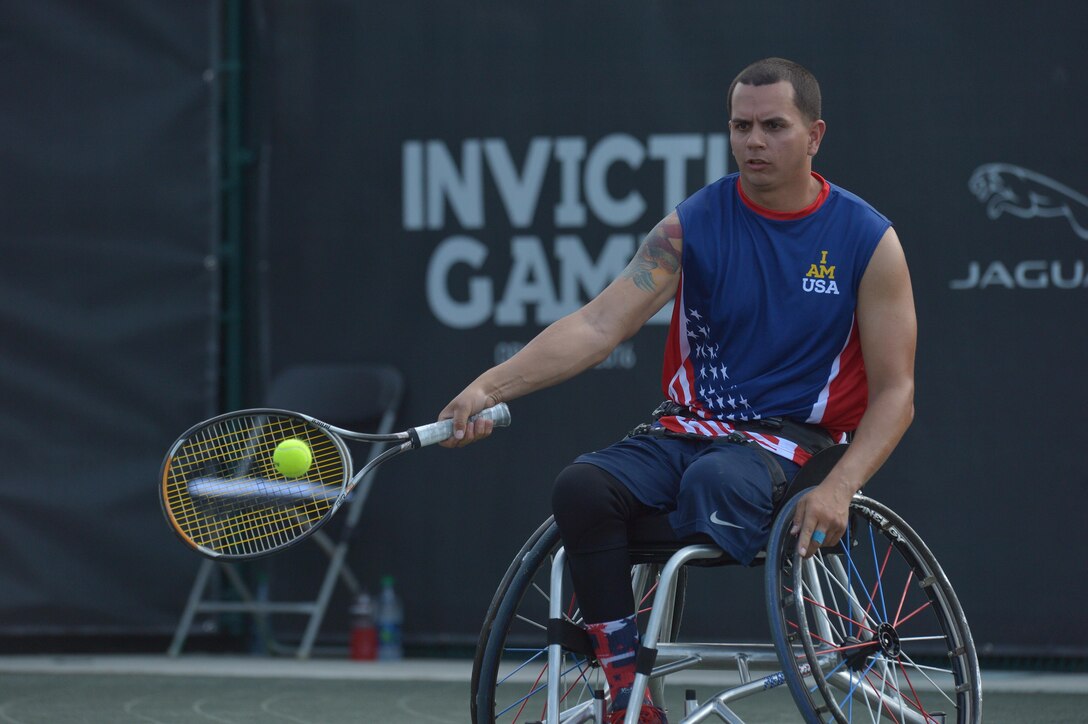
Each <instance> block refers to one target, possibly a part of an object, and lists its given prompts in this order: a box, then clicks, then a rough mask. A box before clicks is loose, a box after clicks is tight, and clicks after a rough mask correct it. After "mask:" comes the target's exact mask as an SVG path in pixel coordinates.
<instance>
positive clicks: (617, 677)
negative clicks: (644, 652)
mask: <svg viewBox="0 0 1088 724" xmlns="http://www.w3.org/2000/svg"><path fill="white" fill-rule="evenodd" d="M586 631H587V632H588V633H589V635H590V638H591V639H592V640H593V649H594V651H595V652H596V654H597V660H598V661H599V662H600V663H601V668H602V669H604V676H605V680H606V681H607V682H608V695H609V698H611V699H612V706H611V709H612V711H620V710H622V709H626V708H627V705H628V702H629V700H630V698H631V688H632V686H634V683H635V673H636V672H635V659H636V657H637V655H638V648H639V635H638V625H637V624H636V623H635V617H634V615H631V616H628V617H627V618H621V619H619V620H618V621H605V622H604V623H591V624H587V625H586ZM642 703H643V705H645V706H652V705H653V701H651V699H650V692H649V690H647V691H646V694H645V696H644V698H643V700H642Z"/></svg>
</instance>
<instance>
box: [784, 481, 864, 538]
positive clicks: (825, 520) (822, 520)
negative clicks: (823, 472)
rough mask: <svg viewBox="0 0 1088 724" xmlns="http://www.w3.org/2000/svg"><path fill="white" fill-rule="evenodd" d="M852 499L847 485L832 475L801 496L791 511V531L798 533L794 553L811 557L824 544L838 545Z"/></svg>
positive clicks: (794, 533)
mask: <svg viewBox="0 0 1088 724" xmlns="http://www.w3.org/2000/svg"><path fill="white" fill-rule="evenodd" d="M851 498H853V493H852V492H850V487H849V485H847V484H846V483H844V482H842V481H841V480H835V479H833V478H828V479H827V480H825V481H824V482H822V483H820V484H819V485H817V486H816V487H815V488H813V489H812V490H811V491H809V492H808V493H807V494H806V495H805V496H804V497H802V498H801V500H800V501H799V502H798V503H797V508H796V510H795V511H794V513H793V527H792V528H790V533H791V534H793V535H796V536H797V552H798V553H800V554H801V556H802V557H803V558H810V557H812V555H813V554H814V553H815V552H816V550H817V549H818V548H821V547H823V546H827V547H831V546H835V545H838V543H839V540H840V539H841V538H842V536H843V534H844V533H845V532H846V525H847V522H848V520H849V517H850V499H851ZM821 538H822V540H821Z"/></svg>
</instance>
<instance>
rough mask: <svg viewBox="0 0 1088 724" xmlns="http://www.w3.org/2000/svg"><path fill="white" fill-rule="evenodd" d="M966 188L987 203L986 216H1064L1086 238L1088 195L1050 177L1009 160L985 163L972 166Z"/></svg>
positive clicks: (1023, 217) (994, 217)
mask: <svg viewBox="0 0 1088 724" xmlns="http://www.w3.org/2000/svg"><path fill="white" fill-rule="evenodd" d="M967 187H968V188H969V189H970V190H971V193H973V194H974V195H975V196H977V197H978V200H979V201H981V202H982V203H984V204H986V215H987V216H989V217H990V218H991V219H996V218H997V217H999V216H1001V215H1002V214H1005V213H1008V214H1012V215H1013V216H1019V217H1020V218H1021V219H1031V218H1034V217H1036V216H1041V217H1044V218H1055V217H1058V216H1064V217H1065V218H1066V219H1067V220H1068V221H1069V225H1070V226H1072V227H1073V232H1074V233H1075V234H1076V235H1077V236H1079V237H1080V238H1082V239H1085V240H1088V197H1085V196H1084V195H1082V194H1078V193H1077V192H1076V191H1074V190H1073V189H1071V188H1069V187H1068V186H1064V185H1062V184H1060V183H1058V182H1057V181H1055V180H1054V179H1052V178H1047V177H1046V176H1043V175H1042V174H1038V173H1035V172H1034V171H1029V170H1027V169H1026V168H1020V167H1019V166H1013V165H1012V164H1008V163H987V164H984V165H982V166H979V167H978V168H976V169H975V172H974V173H973V174H971V180H970V181H968V182H967Z"/></svg>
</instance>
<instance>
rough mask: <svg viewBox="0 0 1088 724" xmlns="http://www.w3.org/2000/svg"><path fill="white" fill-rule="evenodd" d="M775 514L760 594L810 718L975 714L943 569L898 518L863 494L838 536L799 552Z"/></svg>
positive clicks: (963, 625)
mask: <svg viewBox="0 0 1088 724" xmlns="http://www.w3.org/2000/svg"><path fill="white" fill-rule="evenodd" d="M798 500H800V496H796V497H794V498H793V499H792V500H790V501H789V502H788V503H787V504H786V505H785V506H784V508H783V509H782V511H781V513H780V514H779V515H778V517H777V518H776V519H775V523H774V526H773V527H772V530H771V538H770V543H769V547H768V551H767V567H766V571H765V585H766V594H767V595H766V599H767V611H768V618H769V619H770V624H771V635H772V638H773V641H774V645H775V649H776V650H777V653H778V658H779V660H780V661H781V663H782V667H783V675H784V677H785V680H786V683H787V685H788V686H789V689H790V692H791V693H792V694H793V698H794V700H795V701H796V703H797V706H798V708H799V709H800V711H801V713H802V714H803V716H804V717H805V720H806V721H807V722H876V721H882V720H886V721H897V722H920V723H928V724H945V722H960V723H968V722H970V723H974V722H980V721H981V719H982V683H981V676H980V673H979V668H978V658H977V655H976V653H975V646H974V642H973V641H972V639H971V632H970V630H969V628H968V626H967V619H966V618H965V617H964V615H963V610H962V608H961V607H960V604H959V601H958V600H957V598H956V594H955V592H954V591H953V590H952V586H951V584H949V582H948V578H947V577H946V576H945V574H944V572H943V571H942V570H941V567H940V565H938V563H937V561H936V559H935V558H934V557H933V554H932V553H930V551H929V549H928V548H927V547H926V545H925V543H923V542H922V539H921V538H920V537H919V536H918V534H917V533H915V532H914V530H912V529H911V528H910V526H908V525H907V524H906V523H905V522H904V521H903V520H902V518H900V517H899V516H898V515H896V514H895V513H894V512H892V511H891V510H890V509H888V508H887V507H886V506H884V505H881V504H880V503H878V502H876V501H874V500H871V499H869V498H866V497H863V496H860V495H859V496H855V498H854V501H853V502H852V503H851V522H850V527H849V529H848V531H847V533H846V535H844V536H843V539H842V541H841V542H840V543H839V545H838V546H836V547H835V548H823V549H820V550H819V551H818V552H817V553H816V555H814V556H813V557H812V558H811V559H809V560H808V561H803V560H801V558H800V557H799V556H798V555H797V553H796V547H797V538H796V536H793V535H790V532H789V530H790V527H791V524H792V520H793V512H794V510H795V508H796V506H797V502H798Z"/></svg>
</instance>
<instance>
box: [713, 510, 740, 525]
mask: <svg viewBox="0 0 1088 724" xmlns="http://www.w3.org/2000/svg"><path fill="white" fill-rule="evenodd" d="M710 522H711V523H713V524H714V525H724V526H728V527H730V528H740V529H741V530H744V526H743V525H737V524H736V523H729V522H726V521H724V520H722V519H721V518H719V517H718V511H716V510H715V511H714V512H713V513H711V515H710Z"/></svg>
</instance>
